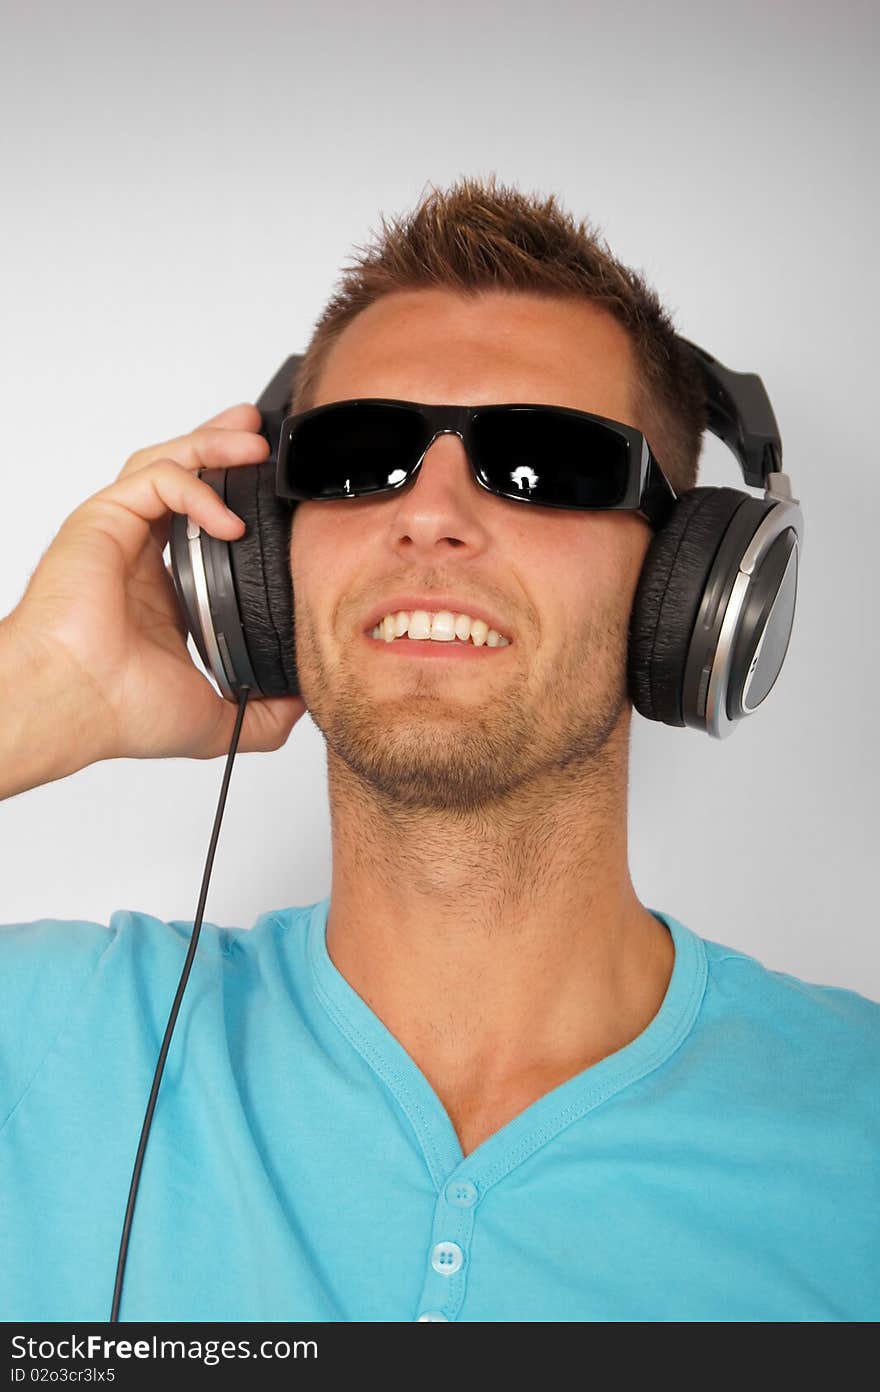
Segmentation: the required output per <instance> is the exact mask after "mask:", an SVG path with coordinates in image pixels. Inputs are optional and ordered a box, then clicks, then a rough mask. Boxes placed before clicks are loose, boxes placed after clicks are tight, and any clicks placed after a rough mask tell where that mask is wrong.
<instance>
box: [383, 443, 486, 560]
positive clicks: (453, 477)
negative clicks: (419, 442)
mask: <svg viewBox="0 0 880 1392" xmlns="http://www.w3.org/2000/svg"><path fill="white" fill-rule="evenodd" d="M487 496H488V495H487V494H486V492H485V490H484V489H482V488H481V487H480V485H479V484H478V483H477V481H476V479H475V478H474V476H473V474H472V473H471V467H470V464H469V462H468V457H467V454H466V452H465V448H464V444H463V443H462V440H461V438H460V436H459V435H457V434H456V433H455V432H454V431H452V430H443V431H440V432H439V433H438V434H437V435H436V436H435V437H434V439H433V440H432V441H431V443H430V445H429V446H428V448H427V450H426V451H425V453H424V455H423V457H422V462H421V465H420V466H419V470H418V473H417V474H416V477H415V478H414V479H413V480H411V481H410V482H409V483H407V484H406V485H405V486H404V488H403V489H402V490H401V491H400V493H398V494H397V495H396V496H394V495H392V497H393V499H394V501H393V504H392V508H393V511H392V513H391V517H390V519H389V527H390V539H391V543H392V545H393V546H394V547H395V548H396V549H397V550H400V551H402V552H404V553H405V554H406V555H407V557H408V559H410V560H412V559H414V558H415V557H416V555H417V553H419V552H422V553H424V554H425V556H426V557H427V558H428V559H437V552H438V550H443V551H446V550H449V549H456V550H460V549H461V548H462V547H465V548H468V549H469V550H471V551H474V552H475V553H476V552H478V551H480V550H482V549H483V548H484V547H485V545H486V543H487V539H488V533H487V530H486V524H485V517H484V500H485V499H486V498H487Z"/></svg>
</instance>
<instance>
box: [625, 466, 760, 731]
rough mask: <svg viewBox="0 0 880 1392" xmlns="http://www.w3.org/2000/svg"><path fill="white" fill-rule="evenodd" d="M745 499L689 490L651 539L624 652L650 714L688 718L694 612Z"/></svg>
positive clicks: (638, 698) (670, 720) (636, 692)
mask: <svg viewBox="0 0 880 1392" xmlns="http://www.w3.org/2000/svg"><path fill="white" fill-rule="evenodd" d="M748 501H749V499H748V495H746V494H745V493H742V492H741V491H738V490H736V489H733V488H693V489H690V490H689V491H688V492H686V493H682V494H681V495H680V496H679V498H678V500H677V502H676V504H675V507H674V509H673V511H672V514H671V516H670V518H669V520H668V521H667V522H666V524H665V525H664V526H663V527H662V528H661V529H660V531H658V532H657V534H656V535H655V536H654V538H653V540H652V543H651V546H650V548H649V550H648V553H647V555H646V557H645V560H644V563H643V565H642V572H641V575H640V576H639V583H638V586H637V589H636V594H635V598H634V601H633V608H632V614H631V617H630V632H629V657H628V678H629V689H630V695H631V697H632V701H633V705H634V706H635V708H636V710H637V711H638V712H639V713H640V714H641V715H643V716H645V718H646V719H648V720H658V721H662V722H663V723H664V724H666V725H675V726H678V727H682V726H684V725H686V724H688V723H691V722H690V721H689V720H688V719H686V710H685V702H684V678H685V668H686V663H687V661H688V655H689V652H691V642H692V636H693V634H694V631H695V625H696V622H697V616H698V613H699V610H700V605H701V601H702V598H703V595H704V591H705V587H706V584H707V581H708V579H709V575H710V572H711V569H712V565H713V562H714V560H715V557H716V555H717V552H718V548H719V545H720V543H721V539H722V538H723V537H724V535H725V534H726V533H727V529H728V527H729V525H730V523H731V519H732V518H733V517H734V516H735V515H736V514H737V512H738V511H739V509H740V508H741V507H742V505H743V503H745V502H748Z"/></svg>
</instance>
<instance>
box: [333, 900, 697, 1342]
mask: <svg viewBox="0 0 880 1392" xmlns="http://www.w3.org/2000/svg"><path fill="white" fill-rule="evenodd" d="M329 911H330V899H329V897H328V898H326V899H323V900H321V901H320V902H319V903H317V904H315V905H314V907H313V909H312V912H311V915H310V918H309V921H308V929H307V932H308V945H307V950H308V958H309V964H310V967H311V970H312V978H313V982H314V986H315V992H316V995H317V997H318V999H319V1000H320V1002H321V1004H322V1005H323V1007H324V1009H325V1010H326V1011H327V1013H328V1015H329V1016H330V1017H331V1019H332V1020H333V1021H334V1023H335V1024H336V1025H337V1027H338V1028H339V1029H340V1030H341V1032H342V1033H343V1034H344V1035H345V1036H346V1038H347V1039H348V1040H349V1042H350V1043H351V1045H352V1047H353V1048H355V1049H356V1050H357V1051H358V1053H359V1054H360V1055H361V1057H362V1058H363V1059H364V1060H365V1061H366V1063H367V1064H368V1065H369V1066H370V1068H371V1069H372V1070H373V1071H374V1073H375V1074H376V1075H377V1076H378V1077H379V1078H380V1079H381V1080H382V1082H383V1083H384V1084H385V1086H386V1087H387V1088H388V1089H389V1090H390V1091H391V1092H392V1093H393V1095H394V1097H395V1098H396V1100H397V1102H398V1103H399V1105H400V1107H401V1108H402V1110H403V1112H404V1113H405V1115H406V1116H407V1118H408V1119H409V1122H410V1125H411V1126H412V1129H413V1132H414V1134H415V1137H416V1139H417V1141H418V1144H419V1147H420V1149H421V1152H422V1155H423V1156H424V1160H425V1164H426V1166H427V1169H428V1173H429V1175H430V1177H431V1182H432V1184H433V1186H434V1190H435V1193H436V1195H437V1198H436V1202H435V1206H434V1220H433V1224H432V1231H431V1239H430V1242H429V1244H428V1249H427V1252H426V1256H425V1279H424V1284H423V1287H422V1290H421V1293H420V1297H419V1301H418V1313H417V1314H416V1316H415V1318H416V1320H418V1321H431V1320H437V1321H441V1320H442V1321H451V1320H455V1319H456V1318H457V1316H458V1314H459V1311H460V1310H461V1306H462V1303H463V1301H464V1297H465V1291H466V1286H467V1278H468V1261H469V1255H470V1248H471V1240H472V1237H473V1231H474V1224H475V1221H476V1219H477V1216H478V1212H479V1205H480V1203H481V1201H482V1200H483V1199H484V1197H485V1195H486V1194H487V1192H488V1191H489V1190H490V1189H491V1188H492V1186H493V1185H496V1184H499V1183H500V1182H501V1181H502V1180H504V1179H505V1178H506V1177H507V1176H508V1175H509V1174H510V1173H511V1171H513V1170H514V1169H516V1168H517V1167H518V1166H519V1165H521V1164H523V1162H524V1161H525V1160H527V1159H528V1158H529V1157H530V1156H531V1155H533V1154H534V1153H535V1151H537V1150H539V1149H540V1148H541V1147H542V1146H546V1145H547V1144H548V1143H549V1142H550V1141H552V1140H553V1138H554V1137H555V1136H557V1135H559V1133H560V1132H561V1131H562V1130H564V1129H565V1128H566V1127H567V1126H570V1125H572V1124H573V1123H574V1122H577V1121H580V1120H581V1119H582V1118H583V1117H584V1116H585V1115H586V1114H587V1113H588V1112H590V1111H591V1110H593V1109H594V1108H595V1107H598V1106H599V1105H600V1104H601V1103H604V1102H608V1101H609V1099H611V1098H613V1097H614V1096H615V1095H617V1094H618V1093H620V1092H621V1091H622V1090H623V1089H624V1088H626V1087H628V1086H629V1085H630V1084H631V1083H634V1082H636V1081H637V1080H638V1079H640V1078H643V1077H644V1076H645V1075H646V1074H648V1073H650V1072H652V1071H653V1070H654V1069H655V1068H658V1067H660V1065H661V1064H663V1063H665V1061H666V1060H667V1059H668V1058H669V1057H670V1056H671V1055H672V1054H673V1053H674V1052H675V1050H676V1049H677V1048H678V1047H679V1045H680V1044H681V1043H682V1041H683V1040H684V1039H685V1038H686V1037H687V1035H688V1034H689V1033H690V1030H691V1028H692V1027H693V1024H694V1021H695V1019H696V1017H697V1014H698V1012H699V1009H700V1004H701V1002H702V999H703V993H704V990H705V986H706V976H707V961H706V951H705V947H704V945H703V942H702V939H701V938H699V937H698V936H697V935H696V934H695V933H693V932H692V931H691V930H690V929H689V928H687V927H685V925H684V924H682V923H679V922H678V920H677V919H675V918H672V917H671V916H670V915H668V914H664V913H661V912H659V911H658V910H656V909H650V910H649V912H650V913H652V914H653V915H654V917H655V918H656V919H657V920H658V921H659V922H660V923H662V924H664V926H665V927H666V928H668V930H669V932H670V934H671V936H672V940H673V945H674V948H675V959H674V962H673V967H672V973H671V976H670V979H669V983H668V986H667V989H666V994H665V996H664V997H663V1001H662V1003H661V1005H660V1009H659V1010H658V1012H657V1014H656V1015H655V1016H654V1018H653V1019H652V1020H651V1021H650V1023H649V1024H648V1025H647V1027H646V1028H645V1029H644V1030H643V1031H642V1033H641V1034H639V1035H638V1036H637V1037H636V1038H635V1039H633V1040H631V1041H630V1043H629V1044H626V1045H624V1047H623V1048H622V1049H618V1050H617V1051H616V1052H615V1053H613V1054H609V1055H608V1057H607V1058H604V1059H601V1060H600V1061H599V1062H598V1063H594V1064H591V1065H590V1067H588V1068H586V1069H584V1070H583V1071H582V1072H581V1073H577V1074H575V1076H574V1077H572V1078H568V1079H566V1081H565V1082H563V1083H560V1084H559V1085H558V1086H557V1087H554V1088H552V1089H551V1090H550V1091H549V1092H547V1093H545V1094H544V1096H543V1097H540V1098H538V1099H537V1101H535V1102H532V1103H531V1104H530V1105H529V1106H528V1107H526V1108H525V1109H524V1110H523V1111H522V1112H520V1113H518V1114H517V1116H515V1117H513V1118H512V1120H511V1121H509V1122H507V1123H506V1124H505V1125H504V1126H502V1127H501V1128H500V1129H499V1130H498V1131H495V1132H493V1134H492V1135H491V1136H489V1137H487V1138H486V1140H485V1141H483V1142H481V1144H480V1145H479V1146H477V1147H476V1149H475V1150H472V1151H471V1152H470V1154H469V1155H463V1153H462V1148H461V1144H460V1142H459V1139H458V1136H457V1135H456V1132H455V1128H454V1126H453V1125H452V1122H451V1120H450V1118H449V1115H448V1113H447V1111H446V1108H445V1107H444V1106H443V1103H442V1102H441V1100H440V1098H439V1097H438V1095H437V1093H436V1092H435V1091H434V1089H433V1087H432V1086H431V1084H430V1083H429V1082H428V1079H427V1078H426V1077H425V1075H424V1073H423V1072H422V1071H421V1069H420V1068H419V1066H418V1065H417V1064H416V1062H415V1060H414V1059H413V1058H412V1057H411V1056H410V1055H409V1054H408V1053H407V1051H406V1050H405V1049H404V1047H403V1045H402V1044H401V1043H400V1042H399V1040H398V1039H396V1038H395V1036H394V1035H393V1034H392V1033H391V1031H390V1030H389V1029H388V1028H387V1027H386V1025H384V1024H383V1022H382V1021H381V1020H380V1019H379V1017H378V1015H376V1013H375V1011H373V1010H372V1009H371V1008H370V1006H368V1005H367V1003H366V1001H365V1000H364V999H363V997H362V996H359V995H358V993H357V991H355V990H354V988H353V987H352V986H351V985H350V984H349V983H348V981H347V980H346V979H345V977H344V976H343V975H342V973H341V972H340V971H339V969H338V968H337V967H336V965H335V963H334V962H333V961H332V959H331V957H330V954H329V953H328V951H327V937H326V931H327V918H328V916H329Z"/></svg>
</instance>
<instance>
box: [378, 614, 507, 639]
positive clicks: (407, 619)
mask: <svg viewBox="0 0 880 1392" xmlns="http://www.w3.org/2000/svg"><path fill="white" fill-rule="evenodd" d="M404 635H408V636H409V637H410V638H413V639H415V640H416V641H423V640H425V639H430V640H431V641H433V642H435V643H453V642H455V641H456V639H457V640H458V641H459V642H462V643H466V642H468V640H470V642H471V643H473V645H474V647H475V648H482V647H483V646H484V645H485V646H486V647H487V648H506V647H507V646H508V645H509V643H510V639H509V638H505V637H504V636H503V634H501V633H499V632H498V630H497V629H495V628H490V627H489V625H488V624H487V623H486V622H485V620H483V619H472V618H471V617H470V616H469V615H468V614H453V613H452V611H451V610H449V609H441V610H440V611H439V612H438V613H436V614H429V613H428V612H427V610H425V609H415V610H413V612H412V613H411V614H410V613H408V612H407V611H406V610H405V609H399V610H397V612H396V613H391V614H386V615H385V617H384V618H383V619H380V621H379V622H378V623H377V624H376V625H375V627H374V628H373V630H372V636H373V637H374V638H378V639H382V640H384V641H385V642H386V643H393V642H394V640H395V638H402V637H404Z"/></svg>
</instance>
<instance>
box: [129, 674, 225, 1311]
mask: <svg viewBox="0 0 880 1392" xmlns="http://www.w3.org/2000/svg"><path fill="white" fill-rule="evenodd" d="M250 690H251V689H250V687H249V686H242V687H241V688H240V693H241V694H240V698H239V706H238V715H237V717H236V721H235V729H234V730H233V732H232V740H231V742H230V745H229V753H228V754H227V756H226V768H225V770H224V772H223V783H222V785H221V788H220V800H219V802H218V804H217V814H216V816H215V818H214V830H213V831H212V833H211V843H210V845H209V846H208V857H207V860H206V862H205V873H204V876H203V877H202V888H201V892H200V894H199V904H198V908H197V909H196V917H195V922H194V923H193V931H192V937H191V939H190V944H189V951H188V953H187V954H186V961H185V962H184V964H183V971H182V972H181V974H180V982H179V984H178V987H177V995H176V996H175V997H174V1004H173V1005H172V1007H171V1014H170V1015H169V1017H168V1024H167V1026H166V1027H165V1038H164V1039H163V1040H162V1048H161V1049H160V1051H159V1061H158V1063H157V1064H156V1072H155V1074H154V1075H153V1086H152V1089H151V1091H150V1100H149V1102H148V1103H147V1111H146V1115H145V1116H144V1124H143V1126H142V1127H141V1138H140V1142H139V1144H138V1149H137V1157H136V1159H135V1162H134V1171H133V1173H132V1176H131V1187H130V1189H129V1191H128V1205H127V1207H126V1210H125V1222H124V1223H123V1225H122V1239H121V1241H120V1244H119V1260H118V1262H117V1264H116V1284H115V1286H114V1288H113V1308H112V1310H111V1312H110V1323H111V1324H118V1323H119V1303H120V1301H121V1299H122V1280H123V1276H124V1274H125V1259H126V1257H127V1256H128V1239H129V1235H130V1233H131V1220H132V1217H133V1215H134V1204H135V1199H136V1198H137V1191H138V1185H139V1184H140V1178H141V1166H142V1165H143V1161H144V1152H145V1151H146V1148H147V1137H148V1136H149V1134H150V1125H151V1123H152V1120H153V1110H154V1108H155V1106H156V1098H157V1097H158V1095H159V1085H160V1083H161V1082H162V1073H163V1070H164V1068H165V1059H166V1057H167V1054H168V1046H169V1044H170V1043H171V1035H172V1032H173V1030H174V1026H175V1023H176V1021H177V1012H178V1011H179V1009H180V1002H181V1001H182V1000H183V993H184V991H185V990H186V983H187V981H188V980H189V971H190V967H191V966H192V962H193V957H194V956H195V952H196V946H197V944H198V941H199V934H200V933H201V931H202V915H203V913H204V911H205V900H206V899H207V897H208V882H209V880H210V878H211V869H212V867H213V864H214V852H215V850H216V849H217V840H218V838H219V835H220V822H221V820H222V818H223V809H224V807H225V806H226V793H227V790H228V788H229V778H230V775H231V773H232V764H233V761H234V759H235V751H236V750H237V748H238V741H239V737H240V735H241V727H242V722H243V720H244V712H245V706H246V705H247V701H248V696H249V695H250Z"/></svg>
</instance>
